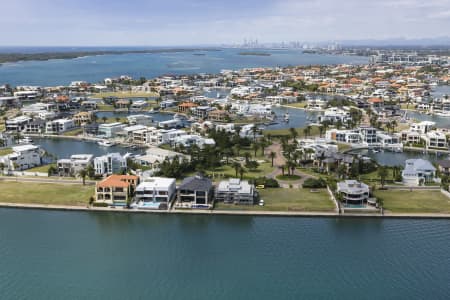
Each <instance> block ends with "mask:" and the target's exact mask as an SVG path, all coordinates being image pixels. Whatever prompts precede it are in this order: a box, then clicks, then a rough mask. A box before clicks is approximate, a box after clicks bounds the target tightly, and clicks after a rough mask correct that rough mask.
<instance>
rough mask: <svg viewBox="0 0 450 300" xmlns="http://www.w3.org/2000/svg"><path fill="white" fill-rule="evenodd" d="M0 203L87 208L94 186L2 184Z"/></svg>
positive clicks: (9, 182) (27, 183)
mask: <svg viewBox="0 0 450 300" xmlns="http://www.w3.org/2000/svg"><path fill="white" fill-rule="evenodd" d="M0 190H1V195H2V196H1V199H0V202H7V203H26V204H54V205H71V206H85V205H87V204H88V202H89V197H91V196H93V195H94V187H93V186H88V185H86V186H83V185H82V184H79V185H78V184H70V185H69V184H51V183H30V182H26V183H25V182H11V181H8V182H0Z"/></svg>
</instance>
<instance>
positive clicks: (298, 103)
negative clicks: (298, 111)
mask: <svg viewBox="0 0 450 300" xmlns="http://www.w3.org/2000/svg"><path fill="white" fill-rule="evenodd" d="M307 105H308V103H307V102H306V101H303V102H296V103H288V104H286V106H292V107H298V108H305V107H306V106H307Z"/></svg>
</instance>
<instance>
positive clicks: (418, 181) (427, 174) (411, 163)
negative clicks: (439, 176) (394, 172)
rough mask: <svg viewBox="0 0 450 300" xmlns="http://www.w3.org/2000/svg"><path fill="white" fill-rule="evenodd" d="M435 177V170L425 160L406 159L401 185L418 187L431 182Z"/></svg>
mask: <svg viewBox="0 0 450 300" xmlns="http://www.w3.org/2000/svg"><path fill="white" fill-rule="evenodd" d="M435 177H436V168H435V167H434V166H433V165H432V164H431V163H430V162H429V161H428V160H425V159H421V158H419V159H407V160H406V161H405V168H404V169H403V171H402V179H403V184H405V185H408V186H419V185H422V184H424V183H428V182H433V181H434V179H435Z"/></svg>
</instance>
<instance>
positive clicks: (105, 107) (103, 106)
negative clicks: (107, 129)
mask: <svg viewBox="0 0 450 300" xmlns="http://www.w3.org/2000/svg"><path fill="white" fill-rule="evenodd" d="M97 110H99V111H102V110H106V111H111V110H114V106H112V105H110V104H99V105H97Z"/></svg>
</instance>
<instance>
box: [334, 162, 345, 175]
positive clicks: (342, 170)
mask: <svg viewBox="0 0 450 300" xmlns="http://www.w3.org/2000/svg"><path fill="white" fill-rule="evenodd" d="M336 171H337V174H338V177H339V178H345V174H346V173H347V167H346V166H345V165H343V164H341V165H339V167H338V168H337V170H336Z"/></svg>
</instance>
